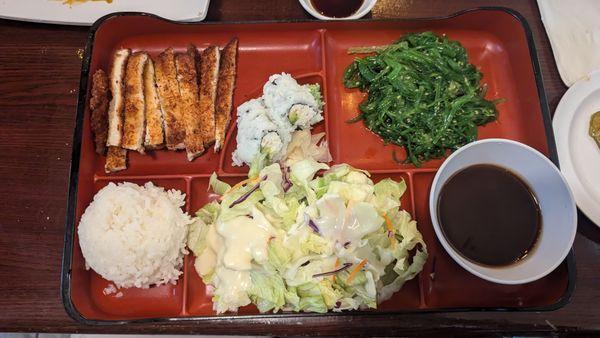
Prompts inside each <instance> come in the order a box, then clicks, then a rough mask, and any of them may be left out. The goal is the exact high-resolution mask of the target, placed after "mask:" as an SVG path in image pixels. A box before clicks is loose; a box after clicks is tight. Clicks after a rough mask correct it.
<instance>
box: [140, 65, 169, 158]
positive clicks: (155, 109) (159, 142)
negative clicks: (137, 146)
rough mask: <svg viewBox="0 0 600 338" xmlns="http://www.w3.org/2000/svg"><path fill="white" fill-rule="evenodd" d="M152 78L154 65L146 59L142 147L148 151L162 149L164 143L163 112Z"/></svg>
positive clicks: (153, 78)
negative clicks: (144, 119) (144, 129)
mask: <svg viewBox="0 0 600 338" xmlns="http://www.w3.org/2000/svg"><path fill="white" fill-rule="evenodd" d="M154 76H155V75H154V63H153V62H152V59H150V58H148V62H147V63H146V68H145V69H144V98H145V99H146V100H145V103H146V108H145V113H146V136H145V139H144V146H145V147H146V148H148V149H158V148H162V147H163V146H164V142H165V134H164V131H163V128H164V127H163V126H164V125H163V124H164V120H163V111H162V109H161V107H160V101H159V99H158V91H157V89H156V80H155V77H154Z"/></svg>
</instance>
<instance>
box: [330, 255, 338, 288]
mask: <svg viewBox="0 0 600 338" xmlns="http://www.w3.org/2000/svg"><path fill="white" fill-rule="evenodd" d="M339 267H340V259H339V258H336V259H335V267H334V268H333V269H334V270H337V269H338V268H339ZM331 277H332V278H331V280H332V281H333V282H334V283H335V275H333V276H331Z"/></svg>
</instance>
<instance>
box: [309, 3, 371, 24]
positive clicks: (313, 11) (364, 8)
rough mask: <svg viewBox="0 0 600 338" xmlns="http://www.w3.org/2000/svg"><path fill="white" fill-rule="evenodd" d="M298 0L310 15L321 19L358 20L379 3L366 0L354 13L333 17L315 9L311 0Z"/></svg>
mask: <svg viewBox="0 0 600 338" xmlns="http://www.w3.org/2000/svg"><path fill="white" fill-rule="evenodd" d="M298 1H300V5H302V7H304V9H305V10H306V11H307V12H308V13H310V15H312V16H314V17H315V18H317V19H319V20H356V19H360V18H362V17H363V16H365V15H367V13H369V12H370V11H371V9H373V6H375V4H376V3H377V0H364V2H363V4H362V6H360V8H359V9H358V10H357V11H356V12H355V13H354V14H352V15H350V16H347V17H345V18H333V17H329V16H325V15H323V14H321V13H319V11H317V10H316V9H315V7H314V6H313V4H312V2H311V1H310V0H298Z"/></svg>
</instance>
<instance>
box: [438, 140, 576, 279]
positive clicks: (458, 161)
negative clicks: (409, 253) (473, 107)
mask: <svg viewBox="0 0 600 338" xmlns="http://www.w3.org/2000/svg"><path fill="white" fill-rule="evenodd" d="M476 164H492V165H496V166H500V167H504V168H506V169H508V170H510V171H511V172H513V173H515V174H516V175H517V176H519V177H520V178H521V179H523V180H524V181H525V182H526V183H527V184H528V185H529V187H530V188H531V190H532V192H533V194H534V195H535V197H536V198H537V200H538V203H539V205H540V211H541V214H542V227H541V231H540V234H539V235H538V239H537V241H536V243H535V245H534V248H533V250H532V251H531V252H529V253H528V255H527V256H526V257H525V258H523V259H522V260H520V261H518V262H516V263H514V264H511V265H508V266H501V267H490V266H485V265H480V264H477V263H474V262H472V261H470V260H468V259H466V258H465V257H463V256H462V255H461V254H459V253H458V252H457V251H456V250H455V249H454V248H453V247H452V245H451V244H450V243H449V242H448V241H447V240H446V238H445V236H444V233H443V231H442V229H441V227H440V224H439V220H438V215H437V204H438V198H439V194H440V191H441V188H442V186H443V185H444V183H445V182H446V181H447V180H448V179H449V178H450V177H452V176H453V175H454V174H455V173H456V172H458V171H460V170H462V169H464V168H466V167H469V166H472V165H476ZM429 210H430V214H431V221H432V223H433V228H434V230H435V233H436V235H437V238H438V239H439V241H440V243H442V246H443V247H444V249H445V250H446V252H448V254H449V255H450V256H451V257H452V258H453V259H454V261H456V263H458V264H459V265H460V266H462V267H463V268H465V269H466V270H467V271H469V272H471V273H472V274H474V275H476V276H478V277H481V278H483V279H485V280H488V281H491V282H495V283H500V284H523V283H529V282H532V281H535V280H537V279H540V278H542V277H544V276H546V275H547V274H549V273H550V272H552V271H553V270H554V269H556V267H558V266H559V265H560V263H561V262H562V261H563V260H564V259H565V257H567V254H568V253H569V251H570V250H571V246H572V245H573V240H574V239H575V234H576V233H577V208H576V206H575V201H574V199H573V195H572V193H571V190H570V189H569V186H568V185H567V182H566V180H565V179H564V178H563V176H562V175H561V173H560V171H559V170H558V168H557V167H556V166H555V165H554V164H553V163H552V162H551V161H550V160H549V159H548V158H546V156H544V155H543V154H541V153H540V152H538V151H537V150H535V149H533V148H531V147H529V146H527V145H525V144H522V143H519V142H516V141H511V140H506V139H485V140H480V141H476V142H473V143H470V144H467V145H466V146H464V147H462V148H460V149H458V150H457V151H455V152H454V153H453V154H452V155H450V156H449V157H448V159H446V161H444V163H443V164H442V166H441V167H440V169H439V170H438V172H437V174H436V175H435V178H434V180H433V184H432V186H431V192H430V195H429Z"/></svg>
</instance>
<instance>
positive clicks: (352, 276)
mask: <svg viewBox="0 0 600 338" xmlns="http://www.w3.org/2000/svg"><path fill="white" fill-rule="evenodd" d="M365 264H367V259H366V258H365V259H363V260H362V261H360V263H358V265H357V266H355V267H354V269H352V271H351V272H350V274H349V275H348V278H347V279H346V284H350V282H352V280H353V279H354V277H356V274H358V272H359V271H360V269H362V268H363V266H365Z"/></svg>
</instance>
